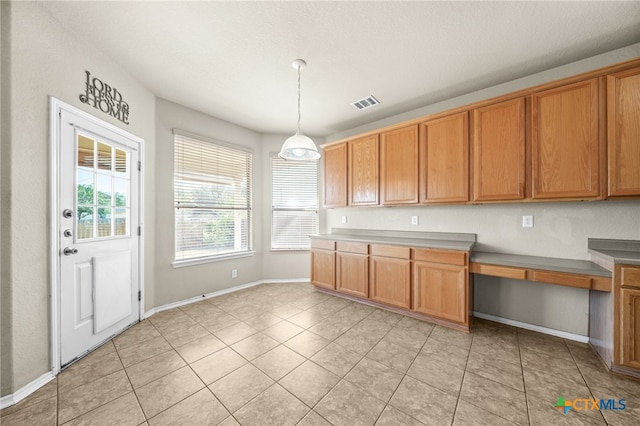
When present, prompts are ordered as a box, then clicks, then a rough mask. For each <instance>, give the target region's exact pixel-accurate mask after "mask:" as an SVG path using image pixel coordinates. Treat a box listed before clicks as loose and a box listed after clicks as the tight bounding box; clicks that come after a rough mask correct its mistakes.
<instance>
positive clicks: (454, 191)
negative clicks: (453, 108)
mask: <svg viewBox="0 0 640 426" xmlns="http://www.w3.org/2000/svg"><path fill="white" fill-rule="evenodd" d="M421 127H422V128H421V130H420V137H421V138H422V143H421V146H420V151H421V154H420V157H421V158H420V162H421V164H420V185H421V188H422V189H421V192H422V193H421V196H420V201H421V202H427V203H452V202H465V201H469V119H468V113H467V112H463V113H460V114H454V115H450V116H447V117H444V118H439V119H436V120H432V121H428V122H426V123H423V124H422V125H421Z"/></svg>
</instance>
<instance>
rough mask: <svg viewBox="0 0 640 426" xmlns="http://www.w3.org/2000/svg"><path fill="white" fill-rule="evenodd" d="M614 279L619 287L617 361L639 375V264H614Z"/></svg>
mask: <svg viewBox="0 0 640 426" xmlns="http://www.w3.org/2000/svg"><path fill="white" fill-rule="evenodd" d="M614 279H615V280H616V281H617V283H616V284H617V285H616V287H617V288H619V289H620V299H619V300H620V305H619V306H620V311H619V318H620V329H619V330H620V332H619V344H620V346H619V349H620V350H619V358H618V362H619V364H620V365H622V366H623V367H627V368H632V369H634V370H636V371H637V372H638V376H637V377H640V266H632V265H616V269H615V271H614ZM614 344H615V343H614Z"/></svg>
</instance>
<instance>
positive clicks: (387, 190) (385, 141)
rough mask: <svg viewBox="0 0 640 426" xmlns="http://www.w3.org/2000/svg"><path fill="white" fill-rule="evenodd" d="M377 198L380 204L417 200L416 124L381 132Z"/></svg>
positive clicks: (415, 201) (409, 202)
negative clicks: (378, 197) (378, 196)
mask: <svg viewBox="0 0 640 426" xmlns="http://www.w3.org/2000/svg"><path fill="white" fill-rule="evenodd" d="M380 199H381V203H382V204H413V203H417V202H418V126H417V125H415V126H409V127H403V128H402V129H397V130H392V131H390V132H386V133H382V134H381V135H380Z"/></svg>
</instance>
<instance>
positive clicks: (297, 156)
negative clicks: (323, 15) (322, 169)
mask: <svg viewBox="0 0 640 426" xmlns="http://www.w3.org/2000/svg"><path fill="white" fill-rule="evenodd" d="M291 65H292V66H293V67H294V68H296V69H297V70H298V131H296V134H295V135H293V136H291V137H289V138H288V139H287V140H286V141H284V144H282V148H281V149H280V153H279V154H278V156H279V157H280V158H283V159H285V160H298V161H308V160H317V159H319V158H320V153H319V152H318V148H317V147H316V144H315V143H313V141H312V140H311V139H310V138H308V137H307V136H305V135H303V134H302V132H301V131H300V70H301V69H302V68H304V67H305V66H306V65H307V63H306V62H305V61H304V60H302V59H296V60H295V61H293V63H292V64H291Z"/></svg>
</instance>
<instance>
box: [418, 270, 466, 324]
mask: <svg viewBox="0 0 640 426" xmlns="http://www.w3.org/2000/svg"><path fill="white" fill-rule="evenodd" d="M468 279H469V273H468V271H467V268H466V267H464V266H457V265H447V264H442V263H433V262H414V264H413V310H414V311H416V312H420V313H422V314H426V315H430V316H434V317H439V318H442V319H445V320H449V321H455V322H457V323H461V324H467V323H468V302H467V288H468Z"/></svg>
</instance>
